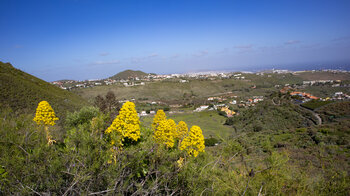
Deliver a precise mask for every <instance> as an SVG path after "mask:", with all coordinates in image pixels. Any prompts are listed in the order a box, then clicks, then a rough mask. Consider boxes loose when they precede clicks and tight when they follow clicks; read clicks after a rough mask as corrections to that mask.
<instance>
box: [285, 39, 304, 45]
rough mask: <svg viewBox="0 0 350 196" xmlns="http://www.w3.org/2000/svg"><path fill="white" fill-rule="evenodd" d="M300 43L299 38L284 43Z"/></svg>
mask: <svg viewBox="0 0 350 196" xmlns="http://www.w3.org/2000/svg"><path fill="white" fill-rule="evenodd" d="M299 43H300V41H299V40H288V41H286V42H284V44H286V45H292V44H299Z"/></svg>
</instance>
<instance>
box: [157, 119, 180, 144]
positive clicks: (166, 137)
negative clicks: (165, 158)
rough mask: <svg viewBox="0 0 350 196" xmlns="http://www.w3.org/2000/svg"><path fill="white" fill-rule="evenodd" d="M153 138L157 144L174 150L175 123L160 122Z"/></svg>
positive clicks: (168, 121)
mask: <svg viewBox="0 0 350 196" xmlns="http://www.w3.org/2000/svg"><path fill="white" fill-rule="evenodd" d="M153 137H154V139H155V140H156V141H157V143H160V144H165V145H166V146H167V147H169V148H172V147H173V146H174V143H175V137H176V123H175V121H174V120H172V119H169V120H163V121H160V122H159V124H158V126H157V129H156V130H155V132H154V136H153Z"/></svg>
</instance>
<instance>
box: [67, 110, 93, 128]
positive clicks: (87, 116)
mask: <svg viewBox="0 0 350 196" xmlns="http://www.w3.org/2000/svg"><path fill="white" fill-rule="evenodd" d="M98 114H99V110H98V108H96V107H92V106H86V107H83V108H81V109H80V110H79V111H75V112H72V113H71V112H68V113H67V117H66V122H65V124H66V126H68V127H76V126H78V125H83V124H86V123H90V120H91V119H92V118H94V117H96V116H97V115H98Z"/></svg>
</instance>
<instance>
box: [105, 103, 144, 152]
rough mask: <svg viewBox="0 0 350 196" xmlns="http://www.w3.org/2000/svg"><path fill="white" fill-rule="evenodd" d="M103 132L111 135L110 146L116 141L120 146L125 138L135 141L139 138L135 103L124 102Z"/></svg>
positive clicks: (138, 123) (138, 122)
mask: <svg viewBox="0 0 350 196" xmlns="http://www.w3.org/2000/svg"><path fill="white" fill-rule="evenodd" d="M105 133H106V134H110V135H111V144H112V146H113V145H114V144H116V142H117V145H119V146H120V147H122V146H123V142H124V141H125V139H129V140H131V141H137V140H138V139H139V138H140V120H139V117H138V115H137V112H136V109H135V104H134V103H132V102H129V101H128V102H126V103H124V105H123V106H122V108H121V109H120V111H119V115H118V116H117V117H116V118H115V119H114V121H113V122H112V124H111V126H110V127H108V128H107V130H106V131H105Z"/></svg>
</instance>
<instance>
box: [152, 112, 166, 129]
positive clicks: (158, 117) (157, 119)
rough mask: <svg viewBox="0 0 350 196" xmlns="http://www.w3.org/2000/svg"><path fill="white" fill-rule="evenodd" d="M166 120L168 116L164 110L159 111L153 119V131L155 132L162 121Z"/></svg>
mask: <svg viewBox="0 0 350 196" xmlns="http://www.w3.org/2000/svg"><path fill="white" fill-rule="evenodd" d="M163 120H166V115H165V113H164V111H163V110H158V111H157V114H156V115H155V116H154V118H153V122H152V129H153V130H154V131H155V130H156V129H157V126H158V125H159V122H160V121H163Z"/></svg>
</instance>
